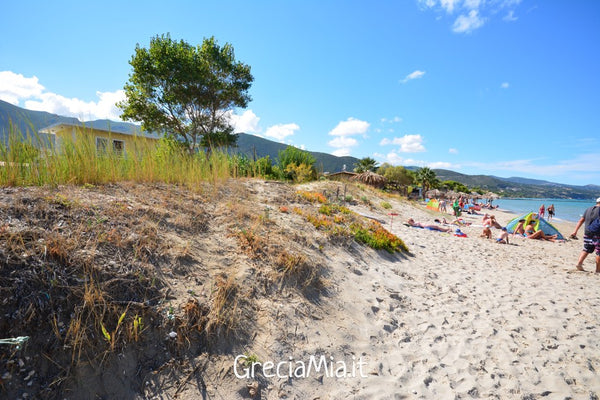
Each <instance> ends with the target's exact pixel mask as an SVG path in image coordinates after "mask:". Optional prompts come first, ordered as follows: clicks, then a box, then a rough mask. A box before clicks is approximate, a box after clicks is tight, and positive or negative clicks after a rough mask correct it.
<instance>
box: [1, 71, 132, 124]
mask: <svg viewBox="0 0 600 400" xmlns="http://www.w3.org/2000/svg"><path fill="white" fill-rule="evenodd" d="M96 96H97V97H98V101H83V100H79V99H77V98H67V97H64V96H61V95H59V94H56V93H52V92H47V91H46V89H45V88H44V86H43V85H42V84H40V83H39V81H38V78H37V77H35V76H33V77H31V78H27V77H25V76H23V75H21V74H16V73H14V72H12V71H0V99H2V100H5V101H8V102H9V103H12V104H14V105H17V106H20V105H21V101H23V102H24V105H23V106H24V107H25V108H27V109H30V110H35V111H46V112H49V113H54V114H59V115H63V116H67V117H75V118H79V119H81V120H94V119H112V120H120V114H121V111H120V110H119V109H118V108H117V106H116V103H117V102H119V101H121V100H124V99H125V92H124V91H123V90H117V91H115V92H96Z"/></svg>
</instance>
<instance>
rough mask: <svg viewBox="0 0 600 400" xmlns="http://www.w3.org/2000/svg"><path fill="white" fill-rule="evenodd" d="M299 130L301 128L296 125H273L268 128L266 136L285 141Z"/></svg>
mask: <svg viewBox="0 0 600 400" xmlns="http://www.w3.org/2000/svg"><path fill="white" fill-rule="evenodd" d="M299 129H300V127H299V126H298V125H297V124H294V123H291V124H278V125H273V126H270V127H269V128H267V131H266V132H265V136H268V137H272V138H275V139H277V140H279V141H283V140H284V139H285V138H286V137H288V136H292V135H293V134H294V133H296V131H297V130H299Z"/></svg>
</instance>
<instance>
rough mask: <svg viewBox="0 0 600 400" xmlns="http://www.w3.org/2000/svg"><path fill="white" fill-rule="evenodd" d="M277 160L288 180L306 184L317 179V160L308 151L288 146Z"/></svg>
mask: <svg viewBox="0 0 600 400" xmlns="http://www.w3.org/2000/svg"><path fill="white" fill-rule="evenodd" d="M277 159H278V165H279V169H280V171H281V172H283V174H284V177H285V178H286V179H292V180H294V181H295V182H306V181H308V180H311V179H316V177H317V170H316V168H315V162H316V160H315V158H314V157H313V155H312V154H310V153H309V152H308V151H304V150H301V149H299V148H297V147H294V146H288V147H286V148H285V150H282V151H280V152H279V154H278V157H277Z"/></svg>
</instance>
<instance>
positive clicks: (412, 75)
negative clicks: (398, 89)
mask: <svg viewBox="0 0 600 400" xmlns="http://www.w3.org/2000/svg"><path fill="white" fill-rule="evenodd" d="M423 75H425V71H419V70H416V71H413V72H411V73H410V74H408V75H406V77H405V78H404V79H402V80H401V81H400V83H406V82H408V81H412V80H413V79H419V78H422V77H423Z"/></svg>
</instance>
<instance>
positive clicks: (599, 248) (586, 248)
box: [570, 197, 600, 273]
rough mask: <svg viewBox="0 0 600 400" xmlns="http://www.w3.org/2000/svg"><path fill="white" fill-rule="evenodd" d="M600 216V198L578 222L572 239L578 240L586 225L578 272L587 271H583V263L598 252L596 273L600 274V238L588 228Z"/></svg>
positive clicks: (577, 266)
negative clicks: (590, 255)
mask: <svg viewBox="0 0 600 400" xmlns="http://www.w3.org/2000/svg"><path fill="white" fill-rule="evenodd" d="M598 214H600V197H598V198H597V199H596V205H595V206H592V207H590V208H588V209H587V210H585V212H584V213H583V215H582V216H581V219H580V220H579V221H577V225H576V226H575V230H574V231H573V233H571V236H570V237H571V239H577V231H578V230H579V228H581V225H584V224H585V225H584V228H583V250H581V254H580V255H579V260H577V265H576V266H575V268H577V270H578V271H585V270H584V269H583V261H584V260H585V258H586V257H587V256H588V254H591V253H593V252H594V250H596V272H597V273H600V238H599V237H597V236H593V235H592V234H591V233H590V232H589V231H588V226H589V225H590V223H591V222H592V221H593V220H595V219H596V218H598Z"/></svg>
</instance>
